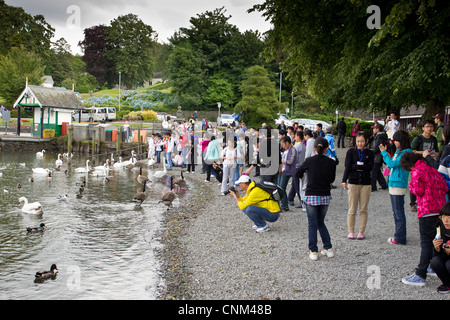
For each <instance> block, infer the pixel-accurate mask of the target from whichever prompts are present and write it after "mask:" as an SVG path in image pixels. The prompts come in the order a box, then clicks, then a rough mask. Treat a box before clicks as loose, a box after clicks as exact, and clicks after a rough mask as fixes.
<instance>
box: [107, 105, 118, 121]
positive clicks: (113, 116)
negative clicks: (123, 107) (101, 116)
mask: <svg viewBox="0 0 450 320" xmlns="http://www.w3.org/2000/svg"><path fill="white" fill-rule="evenodd" d="M106 114H107V115H108V118H107V119H108V121H114V120H116V119H117V115H116V108H115V107H107V108H106Z"/></svg>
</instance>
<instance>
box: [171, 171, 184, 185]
mask: <svg viewBox="0 0 450 320" xmlns="http://www.w3.org/2000/svg"><path fill="white" fill-rule="evenodd" d="M183 172H184V171H183V170H181V179H176V180H175V182H174V184H176V185H178V186H179V187H182V188H183V187H186V180H184V176H183Z"/></svg>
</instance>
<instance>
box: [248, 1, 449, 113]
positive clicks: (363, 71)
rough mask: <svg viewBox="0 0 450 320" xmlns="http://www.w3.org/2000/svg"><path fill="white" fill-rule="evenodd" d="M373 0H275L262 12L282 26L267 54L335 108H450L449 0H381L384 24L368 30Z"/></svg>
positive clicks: (276, 26) (272, 34)
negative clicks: (369, 12) (277, 55)
mask: <svg viewBox="0 0 450 320" xmlns="http://www.w3.org/2000/svg"><path fill="white" fill-rule="evenodd" d="M372 4H373V1H370V0H336V1H313V0H302V1H297V0H267V1H265V3H264V4H262V5H257V6H255V7H254V10H259V11H262V12H263V15H264V16H266V17H267V19H269V20H270V21H271V22H272V24H273V25H274V28H273V30H272V31H271V32H270V35H269V42H268V43H269V44H270V46H269V49H268V50H267V51H266V54H269V56H271V57H274V56H275V55H276V54H279V53H280V51H281V53H282V54H281V55H282V57H283V58H282V63H281V66H282V68H283V70H289V72H290V75H291V77H292V79H293V80H294V81H295V84H296V85H297V86H298V87H302V86H303V85H304V84H305V85H306V87H307V88H308V89H309V91H310V92H312V94H313V95H314V98H318V99H319V101H320V102H321V103H323V104H325V105H326V106H328V107H329V108H332V109H335V108H339V109H359V108H367V109H369V108H371V109H373V110H392V109H397V110H398V109H400V108H402V107H408V106H410V105H411V104H416V105H426V106H427V110H429V111H430V112H434V113H437V111H439V112H444V106H445V105H446V104H447V103H448V102H449V99H450V83H449V81H450V68H449V64H448V61H449V60H450V59H449V52H450V51H449V49H450V47H449V46H450V41H449V40H450V39H449V35H448V32H447V31H448V26H449V17H450V13H449V7H450V3H449V2H448V1H446V0H436V1H425V0H404V1H400V2H399V1H394V0H382V1H377V4H378V5H379V7H380V9H381V12H382V16H381V17H380V18H381V21H382V23H381V28H380V30H377V29H373V30H372V29H368V27H367V20H368V19H369V14H367V8H368V7H369V6H370V5H372Z"/></svg>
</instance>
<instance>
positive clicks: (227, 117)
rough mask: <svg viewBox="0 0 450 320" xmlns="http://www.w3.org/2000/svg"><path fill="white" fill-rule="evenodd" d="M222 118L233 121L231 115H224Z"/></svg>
mask: <svg viewBox="0 0 450 320" xmlns="http://www.w3.org/2000/svg"><path fill="white" fill-rule="evenodd" d="M222 118H225V119H233V117H232V116H231V115H229V114H223V115H222Z"/></svg>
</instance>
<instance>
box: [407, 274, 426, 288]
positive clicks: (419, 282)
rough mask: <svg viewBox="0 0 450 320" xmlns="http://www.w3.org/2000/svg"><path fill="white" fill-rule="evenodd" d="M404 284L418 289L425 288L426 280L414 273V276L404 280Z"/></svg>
mask: <svg viewBox="0 0 450 320" xmlns="http://www.w3.org/2000/svg"><path fill="white" fill-rule="evenodd" d="M402 282H403V283H404V284H409V285H412V286H418V287H423V286H425V279H424V278H422V277H419V276H418V275H417V274H415V273H413V274H412V275H410V276H408V277H404V278H402Z"/></svg>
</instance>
